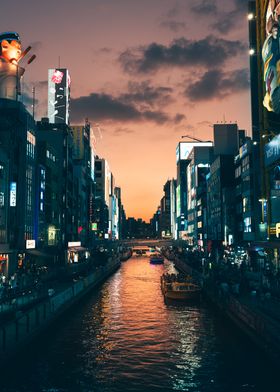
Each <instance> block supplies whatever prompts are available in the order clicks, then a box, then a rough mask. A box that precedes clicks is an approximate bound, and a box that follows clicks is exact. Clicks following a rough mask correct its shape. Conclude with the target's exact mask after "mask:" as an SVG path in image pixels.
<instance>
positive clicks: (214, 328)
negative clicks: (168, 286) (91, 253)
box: [0, 258, 274, 392]
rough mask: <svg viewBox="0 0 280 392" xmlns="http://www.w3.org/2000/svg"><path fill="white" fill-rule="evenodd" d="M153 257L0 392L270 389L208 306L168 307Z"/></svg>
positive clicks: (84, 311) (97, 298)
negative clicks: (152, 263) (150, 262)
mask: <svg viewBox="0 0 280 392" xmlns="http://www.w3.org/2000/svg"><path fill="white" fill-rule="evenodd" d="M172 268H173V266H172V264H170V263H168V262H166V263H165V265H164V266H162V265H150V264H149V259H147V258H133V259H130V260H129V261H127V262H125V263H123V265H122V267H121V269H120V270H119V271H118V272H116V273H115V275H114V276H112V277H111V278H110V279H109V280H108V281H107V282H106V283H105V284H104V285H103V287H102V289H101V290H100V291H99V292H98V293H96V294H93V295H92V297H91V298H90V299H88V300H87V301H85V303H84V304H79V305H78V306H77V307H76V308H75V309H73V311H72V313H71V314H68V315H66V316H65V317H64V319H63V320H61V321H60V322H59V323H58V325H56V326H55V327H54V328H52V329H51V330H50V332H49V335H48V337H47V338H46V342H45V343H44V344H43V343H42V344H40V345H39V346H38V347H37V348H36V349H35V350H33V351H31V352H30V353H29V354H27V355H26V356H25V357H24V358H19V361H18V363H17V364H16V365H15V368H14V369H16V374H17V377H16V378H15V377H13V374H14V373H13V371H11V372H10V373H6V375H5V377H4V375H3V377H4V379H2V380H1V387H2V389H1V387H0V391H3V392H15V391H28V392H33V391H34V392H35V391H36V392H39V391H44V392H72V391H73V392H92V391H97V392H99V391H100V392H107V391H108V392H109V391H110V392H121V391H122V392H123V391H135V392H137V391H139V392H140V391H166V392H169V391H170V392H171V391H191V392H201V391H206V392H208V391H209V392H212V391H220V392H227V391H234V392H238V391H264V389H266V390H267V391H270V390H274V389H269V383H270V384H271V385H272V383H273V376H272V374H271V372H270V369H269V366H268V365H263V364H262V363H261V360H260V359H258V358H259V357H258V355H257V354H256V353H254V352H252V353H248V352H247V351H248V350H252V348H250V346H248V347H247V346H246V345H245V346H244V344H243V342H240V341H239V338H237V337H236V336H235V334H234V333H233V331H231V330H229V331H227V329H228V326H227V325H225V326H224V325H223V324H222V323H221V322H220V321H217V319H216V318H215V317H214V316H213V314H212V313H211V312H210V311H209V310H208V309H207V308H206V307H205V305H202V304H200V305H196V306H187V305H183V306H182V305H181V306H177V305H175V304H168V305H166V304H165V303H164V301H163V297H162V294H161V290H160V276H161V274H162V273H163V272H164V270H168V272H172V271H173V270H172Z"/></svg>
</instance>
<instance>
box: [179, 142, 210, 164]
mask: <svg viewBox="0 0 280 392" xmlns="http://www.w3.org/2000/svg"><path fill="white" fill-rule="evenodd" d="M211 146H213V143H212V142H180V143H179V144H178V146H177V148H176V159H177V162H178V161H179V160H180V161H181V160H185V159H188V156H189V154H190V152H191V150H192V149H193V147H211Z"/></svg>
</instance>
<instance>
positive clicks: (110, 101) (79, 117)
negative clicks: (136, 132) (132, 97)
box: [71, 93, 178, 124]
mask: <svg viewBox="0 0 280 392" xmlns="http://www.w3.org/2000/svg"><path fill="white" fill-rule="evenodd" d="M86 117H88V118H89V119H90V120H93V121H104V120H111V121H123V122H125V121H132V122H133V121H134V122H142V121H151V122H154V123H157V124H164V123H167V122H170V121H174V119H173V118H171V117H170V116H169V115H168V114H167V113H164V112H162V111H160V110H141V109H139V108H137V107H136V106H135V105H134V104H133V103H127V102H125V101H124V100H123V97H121V96H120V97H114V96H112V95H109V94H104V93H100V94H98V93H92V94H90V95H88V96H83V97H80V98H74V99H72V100H71V121H72V122H73V123H75V122H81V121H83V120H84V119H85V118H86ZM177 121H178V118H177Z"/></svg>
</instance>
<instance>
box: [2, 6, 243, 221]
mask: <svg viewBox="0 0 280 392" xmlns="http://www.w3.org/2000/svg"><path fill="white" fill-rule="evenodd" d="M12 8H13V9H15V10H16V12H14V13H13V18H12V21H13V23H12V24H11V20H9V19H8V18H6V17H5V19H4V17H2V21H1V22H2V23H1V29H2V31H17V32H18V33H19V35H20V37H21V40H22V44H23V47H24V48H25V47H27V46H28V45H31V46H32V53H34V54H36V56H37V58H36V61H34V63H32V64H31V65H30V66H28V67H27V69H26V72H25V75H24V80H23V95H22V97H23V103H24V104H25V105H26V106H27V108H28V110H29V111H32V107H31V105H32V88H33V87H35V90H36V106H35V118H36V120H40V119H41V117H46V115H47V75H48V69H51V68H55V67H59V66H60V67H61V68H67V69H68V70H69V73H70V76H71V80H72V83H71V102H70V122H71V125H77V124H83V123H84V121H85V118H88V119H89V121H90V122H91V125H92V126H93V127H94V129H95V137H96V153H97V155H98V156H100V157H102V158H105V159H106V160H107V161H108V163H109V167H110V169H111V171H112V173H113V174H114V177H115V179H116V185H118V186H120V187H121V189H122V203H123V205H124V208H125V211H126V215H127V217H132V216H133V217H135V218H136V219H137V218H142V219H144V220H145V221H149V219H150V218H151V217H152V215H153V214H154V213H155V212H156V209H157V207H158V203H159V200H160V199H161V197H162V194H163V185H164V183H165V182H166V180H167V179H171V178H172V177H175V176H176V146H177V144H178V142H179V141H182V139H181V136H182V135H186V134H188V135H190V136H194V137H197V138H199V139H202V140H212V139H213V137H212V126H213V124H214V123H217V122H219V123H220V122H232V123H235V122H237V124H238V126H239V128H240V129H245V130H246V132H247V135H250V134H251V114H250V95H249V59H248V20H247V2H246V1H242V0H228V1H227V2H226V4H225V2H224V1H222V0H209V1H204V2H203V1H201V0H198V1H183V0H149V1H147V0H143V1H142V2H141V4H140V2H139V1H137V0H135V1H131V0H118V1H113V0H107V1H101V0H81V1H80V2H79V4H78V3H77V2H75V1H72V0H70V1H66V0H61V1H60V2H55V1H53V0H50V1H49V2H48V3H38V2H35V1H34V0H27V1H26V2H24V3H22V2H20V1H19V0H15V1H14V2H13V5H12ZM31 12H32V13H34V15H36V16H35V17H34V18H32V22H31V17H30V13H31ZM9 13H11V6H10V5H8V4H7V3H5V4H3V5H2V13H1V14H2V15H3V16H4V15H7V14H9Z"/></svg>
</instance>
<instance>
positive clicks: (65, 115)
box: [48, 68, 70, 124]
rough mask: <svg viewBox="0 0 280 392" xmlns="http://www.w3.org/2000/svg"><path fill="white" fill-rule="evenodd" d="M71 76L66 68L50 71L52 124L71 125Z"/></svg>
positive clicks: (49, 99) (50, 118) (49, 109)
mask: <svg viewBox="0 0 280 392" xmlns="http://www.w3.org/2000/svg"><path fill="white" fill-rule="evenodd" d="M69 100H70V75H69V71H68V69H66V68H55V69H49V77H48V117H49V120H50V122H51V123H55V124H69Z"/></svg>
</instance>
